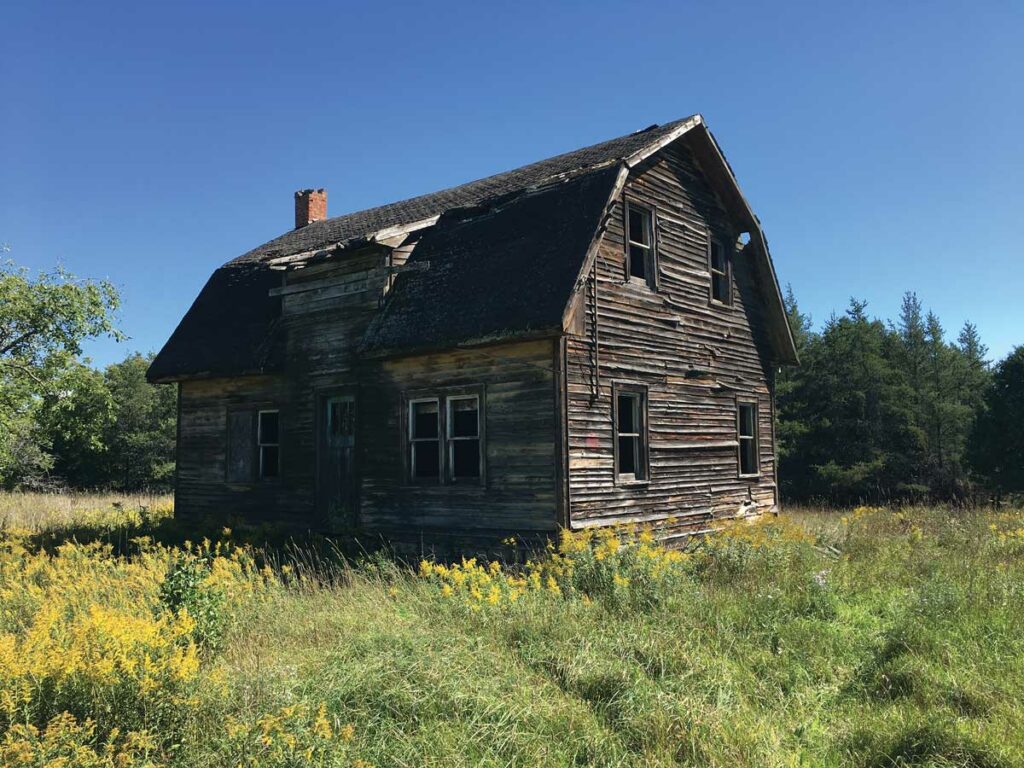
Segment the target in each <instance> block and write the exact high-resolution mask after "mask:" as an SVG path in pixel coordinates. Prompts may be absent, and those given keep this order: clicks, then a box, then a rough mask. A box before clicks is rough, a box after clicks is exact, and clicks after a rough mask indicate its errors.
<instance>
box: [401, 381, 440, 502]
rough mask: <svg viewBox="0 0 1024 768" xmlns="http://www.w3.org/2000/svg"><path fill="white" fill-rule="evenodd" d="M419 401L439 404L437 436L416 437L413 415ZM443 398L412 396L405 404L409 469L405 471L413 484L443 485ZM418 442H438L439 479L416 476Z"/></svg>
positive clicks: (407, 478)
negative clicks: (414, 434)
mask: <svg viewBox="0 0 1024 768" xmlns="http://www.w3.org/2000/svg"><path fill="white" fill-rule="evenodd" d="M419 403H435V404H436V405H437V436H436V437H414V436H413V428H414V427H415V425H416V419H415V418H414V417H413V408H414V407H415V406H416V405H418V404H419ZM441 410H442V407H441V398H439V397H412V398H408V399H407V400H406V406H405V420H406V425H407V426H406V429H405V440H406V446H407V448H406V450H405V455H406V457H407V458H406V461H407V462H408V469H407V471H406V473H405V476H406V480H408V482H409V483H411V484H413V485H441V484H442V481H443V479H444V441H443V439H442V434H443V433H442V430H443V429H444V424H443V422H442V419H441ZM416 443H437V479H436V480H434V479H433V478H429V477H416Z"/></svg>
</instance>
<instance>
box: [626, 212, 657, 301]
mask: <svg viewBox="0 0 1024 768" xmlns="http://www.w3.org/2000/svg"><path fill="white" fill-rule="evenodd" d="M625 207H626V273H627V274H628V275H629V278H630V279H631V280H637V281H642V282H645V283H647V284H648V285H649V286H651V287H652V288H653V287H655V283H656V281H655V276H656V274H657V258H656V253H655V247H654V212H653V211H651V210H650V209H648V208H644V207H642V206H639V205H637V204H635V203H630V202H627V203H626V206H625Z"/></svg>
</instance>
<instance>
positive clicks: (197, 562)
mask: <svg viewBox="0 0 1024 768" xmlns="http://www.w3.org/2000/svg"><path fill="white" fill-rule="evenodd" d="M209 576H210V558H209V557H204V556H203V555H202V554H195V553H193V552H191V551H186V552H178V553H176V555H175V556H174V558H173V559H172V560H171V561H170V564H169V565H168V568H167V576H166V577H165V578H164V581H163V583H162V584H161V585H160V602H161V603H162V605H163V607H164V608H166V609H168V610H170V611H171V612H172V613H180V612H181V611H185V612H186V613H187V614H188V616H189V617H190V618H191V619H192V621H194V622H195V629H194V630H193V631H192V633H191V638H192V639H193V640H195V642H196V643H198V644H199V645H200V646H201V647H203V648H206V649H208V650H213V649H216V648H217V647H218V646H219V645H220V642H221V640H222V638H223V636H224V628H225V622H226V611H225V605H224V594H223V593H222V592H221V591H220V590H218V589H217V588H216V587H215V586H212V585H211V584H210V583H209Z"/></svg>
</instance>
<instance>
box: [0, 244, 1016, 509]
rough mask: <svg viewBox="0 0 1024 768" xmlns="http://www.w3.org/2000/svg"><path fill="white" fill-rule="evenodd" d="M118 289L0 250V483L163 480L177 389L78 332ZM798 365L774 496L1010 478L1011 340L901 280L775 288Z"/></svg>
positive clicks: (792, 374) (146, 485) (968, 496)
mask: <svg viewBox="0 0 1024 768" xmlns="http://www.w3.org/2000/svg"><path fill="white" fill-rule="evenodd" d="M117 308H118V295H117V291H116V290H115V289H114V287H113V286H112V285H111V284H110V283H108V282H104V281H91V280H78V279H76V278H75V277H74V276H72V275H70V274H68V273H67V272H65V271H63V270H62V269H59V268H58V269H56V270H54V271H52V272H47V273H43V274H40V275H37V276H32V275H31V274H30V273H29V272H28V271H27V270H24V269H19V268H17V267H16V266H15V265H14V264H13V263H10V262H7V263H2V264H0V488H6V489H11V488H19V487H20V488H26V487H29V488H31V487H37V488H76V489H101V488H109V489H120V490H140V489H152V490H158V489H165V488H169V487H170V486H171V484H172V480H173V474H174V447H175V421H176V412H177V402H176V397H177V390H176V388H175V387H174V386H173V385H157V386H154V385H151V384H149V383H148V382H147V381H146V379H145V373H146V369H147V367H148V365H149V362H150V359H151V358H150V357H147V356H144V355H140V354H138V353H134V354H131V355H129V356H128V357H127V358H126V359H125V360H124V361H123V362H120V363H115V364H113V365H109V366H107V367H106V368H105V369H104V370H102V371H101V370H97V369H95V368H93V367H91V366H90V365H88V364H87V363H85V362H83V361H82V359H81V344H82V342H83V341H85V340H86V339H90V338H95V337H98V336H103V335H109V336H113V337H114V338H117V339H121V338H123V336H122V335H121V334H120V332H119V331H118V330H117V329H116V327H115V323H114V318H115V313H116V310H117ZM786 310H787V315H788V318H789V322H790V326H791V328H792V331H793V335H794V338H795V340H796V344H797V350H798V352H799V354H800V358H801V361H802V365H801V366H800V367H796V368H787V369H783V371H782V372H781V373H780V374H779V377H778V381H777V390H776V396H777V406H778V408H777V413H778V429H777V434H778V438H779V458H780V470H779V475H780V483H781V490H782V495H783V499H784V500H804V501H812V500H822V501H829V502H832V503H836V504H849V503H856V502H861V501H876V502H884V501H901V500H915V499H929V500H951V501H959V502H965V501H972V500H979V499H987V498H990V497H995V498H999V497H1000V496H1001V495H1003V494H1007V493H1020V492H1024V346H1019V347H1017V348H1016V349H1015V350H1013V351H1012V352H1011V353H1010V354H1009V355H1008V356H1007V357H1006V358H1005V359H1004V360H1001V361H999V362H998V363H997V364H996V365H994V366H993V365H990V362H989V361H988V359H987V354H988V352H987V349H986V347H985V345H984V344H983V343H982V341H981V339H980V337H979V334H978V331H977V329H976V328H975V327H974V326H973V325H971V324H970V323H967V324H966V325H964V327H963V328H962V329H961V330H960V332H959V334H958V335H957V337H956V339H955V340H951V339H949V338H947V334H946V331H945V329H944V328H943V326H942V324H941V322H940V321H939V318H938V317H937V316H936V315H935V314H934V313H932V312H925V311H924V309H923V307H922V305H921V302H920V301H919V300H918V298H917V297H916V296H915V295H914V294H913V293H908V294H906V295H905V296H904V299H903V305H902V307H901V309H900V313H899V316H898V317H897V318H896V320H895V321H890V322H883V321H881V320H879V319H877V318H872V317H870V316H869V315H868V312H867V305H866V304H865V303H864V302H863V301H857V300H852V301H851V302H850V305H849V308H848V309H847V310H846V312H845V313H843V314H841V315H834V316H832V317H830V318H829V319H828V320H827V321H826V322H825V323H824V325H823V327H822V328H821V329H820V330H814V329H813V327H812V324H811V321H810V318H808V317H807V316H806V315H804V314H803V313H802V312H801V311H800V308H799V306H798V304H797V301H796V298H795V297H794V296H793V292H792V290H788V291H787V295H786Z"/></svg>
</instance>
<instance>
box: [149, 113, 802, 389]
mask: <svg viewBox="0 0 1024 768" xmlns="http://www.w3.org/2000/svg"><path fill="white" fill-rule="evenodd" d="M683 136H686V140H687V142H688V144H689V146H690V148H691V149H692V150H693V152H694V154H695V155H696V156H697V159H698V162H700V164H701V168H702V169H703V170H704V172H705V174H706V175H707V176H708V178H709V181H710V182H711V183H712V185H713V186H714V188H715V190H716V192H717V193H718V194H719V197H720V198H721V199H722V201H723V203H724V204H725V205H726V207H727V208H728V209H729V210H730V213H731V214H732V215H733V216H734V218H736V219H737V221H738V222H739V223H741V224H743V225H744V228H745V229H747V230H748V231H749V232H750V233H751V241H752V245H753V253H754V256H755V258H754V263H755V269H756V273H757V275H758V279H759V283H760V284H761V285H762V288H763V291H762V293H763V295H764V296H765V301H766V304H767V307H766V309H767V313H766V314H767V318H768V321H769V325H770V328H769V329H768V330H769V334H768V335H769V339H770V340H771V343H772V348H773V350H772V351H773V356H774V359H775V360H776V361H777V362H779V363H795V362H796V351H795V348H794V345H793V339H792V336H791V334H790V332H789V327H788V324H787V322H786V317H785V312H784V309H783V305H782V298H781V295H780V293H779V290H778V283H777V280H776V278H775V272H774V268H773V266H772V263H771V258H770V256H769V254H768V249H767V243H766V242H765V241H764V237H763V234H762V233H761V230H760V225H759V223H758V221H757V218H756V217H755V216H754V214H753V212H752V211H751V210H750V207H749V206H748V205H747V203H746V200H745V199H744V198H743V195H742V193H741V192H740V190H739V187H738V185H737V184H736V180H735V178H734V176H733V174H732V171H731V169H730V168H729V166H728V164H727V163H726V162H725V159H724V157H723V156H722V154H721V152H720V150H719V149H718V145H717V144H716V142H715V141H714V138H713V137H712V136H711V134H710V132H709V131H708V130H707V127H706V125H705V124H704V121H703V119H702V118H701V116H700V115H694V116H691V117H688V118H685V119H683V120H677V121H675V122H672V123H667V124H665V125H660V126H659V125H655V126H651V127H649V128H647V129H645V130H643V131H638V132H636V133H631V134H628V135H626V136H621V137H619V138H616V139H612V140H610V141H606V142H602V143H600V144H595V145H593V146H590V147H585V148H583V149H578V150H574V151H572V152H567V153H565V154H562V155H558V156H556V157H553V158H549V159H547V160H542V161H540V162H537V163H532V164H530V165H526V166H523V167H522V168H517V169H515V170H512V171H507V172H505V173H499V174H497V175H494V176H489V177H487V178H484V179H480V180H477V181H472V182H469V183H467V184H462V185H460V186H457V187H452V188H449V189H445V190H441V191H439V192H434V193H431V194H427V195H421V196H419V197H414V198H410V199H408V200H404V201H401V202H397V203H391V204H388V205H383V206H379V207H377V208H370V209H367V210H365V211H359V212H356V213H350V214H347V215H344V216H337V217H334V218H330V219H325V220H323V221H318V222H313V223H311V224H308V225H307V226H304V227H301V228H299V229H296V230H293V231H290V232H287V233H285V234H284V235H281V236H280V237H278V238H275V239H274V240H271V241H270V242H268V243H265V244H264V245H261V246H259V247H258V248H254V249H253V250H251V251H249V252H248V253H245V254H243V255H242V256H239V257H238V258H236V259H233V260H232V261H230V262H228V263H227V264H225V265H224V266H223V267H221V268H220V269H218V270H217V271H216V272H215V273H214V274H213V276H212V277H211V278H210V280H209V281H208V282H207V284H206V286H205V287H204V288H203V290H202V292H201V293H200V295H199V297H198V298H197V299H196V301H195V302H194V304H193V305H192V307H191V308H190V309H189V311H188V313H187V314H186V315H185V317H184V318H183V319H182V321H181V323H180V324H179V326H178V328H177V329H176V330H175V331H174V333H173V335H172V336H171V338H170V340H169V341H168V342H167V344H166V345H165V346H164V348H163V349H162V350H161V351H160V353H159V354H158V355H157V357H156V359H155V360H154V361H153V364H152V366H151V367H150V370H149V377H150V379H151V380H154V381H169V380H174V379H180V378H189V377H198V376H232V375H243V374H251V373H261V372H271V371H274V370H279V369H280V367H281V365H282V363H283V349H282V340H281V338H280V333H279V329H278V317H279V314H280V299H279V298H275V297H272V296H270V295H269V291H270V289H271V288H273V287H275V286H277V285H279V284H280V280H281V278H280V275H279V274H277V273H276V272H274V271H272V269H271V267H272V266H274V265H279V264H280V263H282V262H287V261H288V260H289V259H290V258H308V257H309V255H311V254H314V253H317V252H323V253H330V254H337V253H339V252H344V251H345V250H346V249H347V248H351V247H355V246H361V245H365V244H367V243H372V242H376V241H378V240H380V239H383V237H384V236H386V235H387V234H389V233H393V232H394V231H398V230H402V229H414V228H419V227H422V228H423V232H422V237H421V239H420V241H419V242H418V244H417V245H416V248H415V250H414V251H413V256H412V259H411V261H420V262H427V261H429V263H430V269H428V270H424V271H419V272H415V273H408V274H403V275H400V276H399V277H398V279H397V281H396V283H395V285H394V288H393V289H392V291H391V292H390V294H389V296H388V300H387V302H386V303H385V306H384V308H383V309H382V310H381V312H380V313H379V314H378V315H377V316H376V317H375V318H374V320H373V321H372V323H371V325H370V327H369V329H368V330H367V333H366V336H365V337H364V339H363V340H362V343H361V345H360V348H361V351H362V352H363V353H364V354H382V353H396V352H411V351H415V350H417V349H425V348H438V347H444V346H446V345H447V346H457V345H460V344H472V343H484V342H487V341H493V340H497V339H512V338H522V337H530V336H537V335H543V334H554V333H559V332H561V330H562V327H561V319H562V317H563V313H564V310H565V307H566V305H567V302H568V301H569V300H570V297H571V294H572V290H573V287H574V285H575V284H576V283H577V282H578V280H579V279H580V276H581V275H582V274H583V273H584V271H585V269H586V268H587V267H586V261H587V260H588V258H590V257H592V255H593V252H594V248H593V247H592V246H593V245H594V244H595V242H596V238H597V237H598V236H599V232H600V229H601V226H602V223H603V221H604V217H605V214H606V212H607V211H608V209H609V207H610V204H611V203H612V202H613V201H614V198H615V196H616V195H617V194H618V192H619V191H621V188H622V184H623V183H624V182H625V178H626V171H627V170H628V169H629V168H631V167H633V166H635V165H637V164H638V163H640V162H642V161H643V160H644V159H646V158H647V157H649V156H650V155H652V154H653V153H655V152H657V151H658V150H660V149H662V148H663V147H665V146H667V145H668V144H670V143H671V142H673V141H675V140H677V139H680V138H681V137H683ZM296 254H300V256H296ZM318 255H322V254H318ZM445 307H449V309H447V310H446V309H445Z"/></svg>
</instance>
